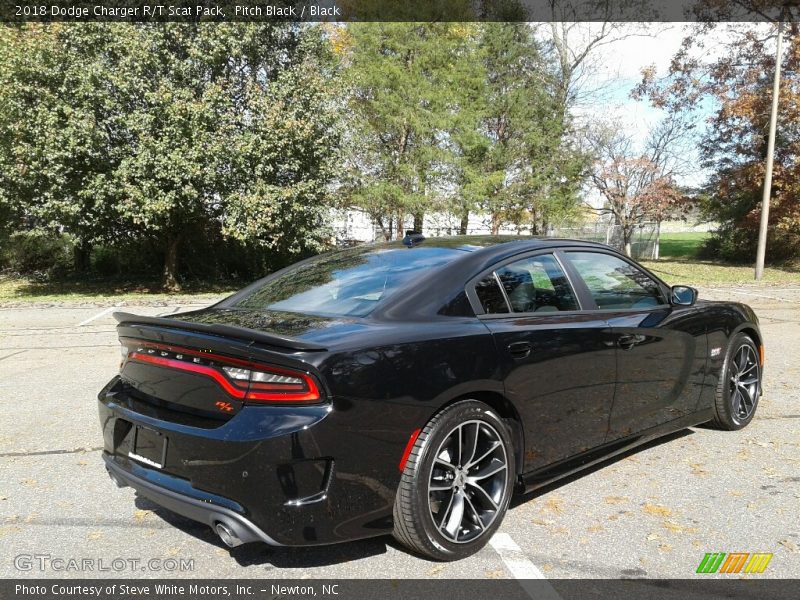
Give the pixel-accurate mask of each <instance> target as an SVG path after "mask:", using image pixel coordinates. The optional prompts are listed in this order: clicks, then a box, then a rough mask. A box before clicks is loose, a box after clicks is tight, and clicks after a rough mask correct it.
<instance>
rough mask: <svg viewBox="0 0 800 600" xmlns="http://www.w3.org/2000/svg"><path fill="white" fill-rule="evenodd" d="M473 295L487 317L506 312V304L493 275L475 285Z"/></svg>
mask: <svg viewBox="0 0 800 600" xmlns="http://www.w3.org/2000/svg"><path fill="white" fill-rule="evenodd" d="M475 293H476V294H477V295H478V300H480V302H481V306H482V307H483V311H484V312H485V313H486V314H487V315H497V314H503V313H507V312H508V304H507V303H506V299H505V297H504V296H503V292H502V291H501V290H500V286H499V285H498V284H497V280H496V279H495V278H494V273H492V274H491V275H488V276H486V277H484V278H483V279H482V280H481V281H479V282H478V283H476V284H475Z"/></svg>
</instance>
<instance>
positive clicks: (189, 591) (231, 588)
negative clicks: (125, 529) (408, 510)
mask: <svg viewBox="0 0 800 600" xmlns="http://www.w3.org/2000/svg"><path fill="white" fill-rule="evenodd" d="M14 593H15V595H17V596H45V595H48V594H49V595H52V596H65V597H71V598H77V597H87V598H92V597H94V598H100V597H107V596H114V597H121V596H137V597H140V596H150V595H151V594H155V595H156V596H157V597H159V598H162V597H164V596H177V597H185V596H187V595H188V596H190V597H192V598H197V597H203V596H207V597H209V598H219V597H225V596H236V597H241V596H250V595H253V594H256V593H262V594H267V593H269V594H272V595H273V596H291V595H295V596H304V597H308V596H317V595H319V596H337V595H339V585H338V584H336V583H332V584H303V585H282V584H278V583H271V584H269V585H267V584H266V583H264V584H261V585H260V586H252V585H241V584H238V583H237V584H231V585H229V584H220V585H217V584H215V585H208V584H197V583H187V584H181V583H153V584H149V583H146V584H125V583H120V584H117V583H114V584H108V585H102V584H100V585H81V584H68V583H52V584H47V585H26V584H22V583H18V584H16V585H15V586H14Z"/></svg>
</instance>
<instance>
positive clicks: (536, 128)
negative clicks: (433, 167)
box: [454, 23, 563, 234]
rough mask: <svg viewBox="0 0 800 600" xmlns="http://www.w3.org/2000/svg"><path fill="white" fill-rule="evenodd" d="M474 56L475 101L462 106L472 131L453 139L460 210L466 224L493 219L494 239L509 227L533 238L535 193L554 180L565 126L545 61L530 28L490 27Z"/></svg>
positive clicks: (517, 25) (538, 205)
mask: <svg viewBox="0 0 800 600" xmlns="http://www.w3.org/2000/svg"><path fill="white" fill-rule="evenodd" d="M474 54H475V60H474V61H471V62H472V64H473V65H475V66H474V67H473V68H474V69H475V71H476V72H477V74H478V76H477V77H475V79H476V80H477V82H476V83H477V85H476V86H474V87H473V88H471V89H473V90H477V94H476V97H475V98H468V97H467V98H466V100H465V101H464V104H465V105H466V106H465V108H462V111H464V113H465V114H466V115H467V118H466V119H465V121H466V127H465V128H464V129H462V130H461V131H458V132H457V134H456V135H455V136H454V139H455V140H456V142H457V143H458V145H459V146H460V149H461V150H460V153H461V155H462V161H461V165H462V170H461V173H462V194H463V197H464V199H465V200H466V203H465V204H464V206H463V208H462V210H463V211H464V214H465V217H466V216H468V211H469V210H470V207H473V206H474V207H477V208H480V209H482V210H484V211H486V212H488V213H489V215H490V226H491V232H492V234H497V233H498V232H499V230H500V227H501V226H502V224H503V222H504V221H511V222H515V223H517V224H519V225H524V224H527V225H528V226H530V227H531V228H532V229H533V230H534V232H535V231H536V228H537V227H536V221H535V220H533V219H531V215H532V214H533V213H535V211H536V210H537V208H541V203H540V202H537V201H536V197H537V191H539V190H541V189H542V188H546V187H547V182H548V181H549V180H550V179H551V178H552V177H553V175H554V173H553V172H552V170H551V169H550V167H551V166H552V164H553V160H552V156H553V153H554V150H555V149H556V148H557V147H558V146H559V145H560V138H561V134H562V126H563V121H561V120H560V118H559V115H558V114H557V111H556V107H555V105H554V102H553V97H552V95H551V91H552V90H551V88H550V87H549V84H550V83H551V82H550V80H549V73H548V69H547V66H546V63H545V60H544V58H543V56H542V54H541V52H540V48H539V44H538V42H537V41H536V40H535V39H534V36H533V31H532V30H531V28H530V26H529V25H528V24H526V23H486V24H484V25H483V26H482V27H481V30H480V38H479V40H478V44H477V48H476V50H475V53H474ZM463 94H464V92H462V98H464V95H463ZM470 109H471V110H470ZM470 119H474V121H473V122H470ZM462 122H463V121H462ZM539 196H540V199H541V196H544V197H546V196H547V194H541V195H539ZM465 217H462V224H463V222H464V221H465V220H466V218H465Z"/></svg>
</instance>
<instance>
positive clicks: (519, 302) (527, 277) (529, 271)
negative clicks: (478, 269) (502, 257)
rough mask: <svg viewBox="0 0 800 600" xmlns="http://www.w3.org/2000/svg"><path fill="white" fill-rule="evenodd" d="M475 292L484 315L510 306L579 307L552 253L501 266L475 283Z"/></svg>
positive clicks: (516, 309)
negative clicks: (498, 283) (499, 284)
mask: <svg viewBox="0 0 800 600" xmlns="http://www.w3.org/2000/svg"><path fill="white" fill-rule="evenodd" d="M498 280H499V281H500V283H501V284H502V286H503V287H502V289H501V288H500V286H498V285H497V281H498ZM475 293H476V294H477V296H478V299H479V300H480V302H481V306H483V310H484V312H486V314H503V313H508V312H509V305H510V307H511V311H512V312H515V313H532V312H542V313H544V312H557V311H564V310H578V301H577V300H576V298H575V294H574V292H573V291H572V288H571V287H570V284H569V281H568V280H567V277H566V275H565V274H564V271H563V270H562V269H561V266H560V265H559V264H558V261H557V260H556V259H555V258H554V257H553V255H551V254H545V255H540V256H532V257H530V258H524V259H522V260H519V261H517V262H513V263H511V264H508V265H504V266H503V267H501V268H499V269H497V271H496V272H495V273H492V274H491V275H489V276H487V277H486V278H484V279H483V280H482V281H480V282H478V283H477V284H476V285H475ZM506 300H507V301H506Z"/></svg>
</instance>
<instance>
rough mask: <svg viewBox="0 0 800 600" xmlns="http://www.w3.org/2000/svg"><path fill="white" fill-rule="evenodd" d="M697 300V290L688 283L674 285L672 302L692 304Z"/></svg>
mask: <svg viewBox="0 0 800 600" xmlns="http://www.w3.org/2000/svg"><path fill="white" fill-rule="evenodd" d="M696 301H697V290H696V289H694V288H693V287H689V286H688V285H673V286H672V289H671V290H670V302H671V303H672V304H673V305H675V306H691V305H692V304H694V303H695V302H696Z"/></svg>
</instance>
